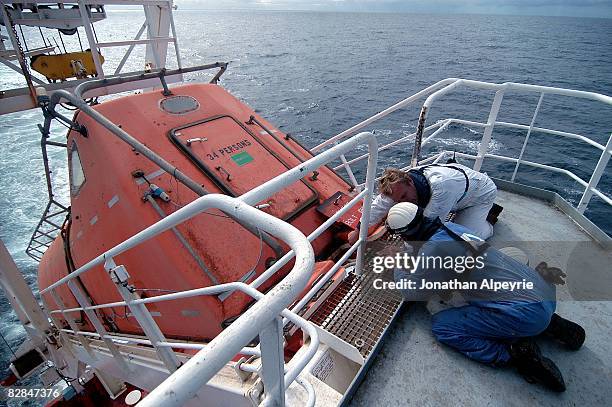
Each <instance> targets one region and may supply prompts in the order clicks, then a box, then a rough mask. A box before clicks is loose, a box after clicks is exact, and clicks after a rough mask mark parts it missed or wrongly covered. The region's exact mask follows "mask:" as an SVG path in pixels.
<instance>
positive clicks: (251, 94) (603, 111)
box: [0, 9, 612, 372]
mask: <svg viewBox="0 0 612 407" xmlns="http://www.w3.org/2000/svg"><path fill="white" fill-rule="evenodd" d="M108 14H109V18H108V19H107V20H105V21H101V22H99V23H96V24H95V28H96V33H97V35H98V37H99V40H100V41H111V40H117V39H119V38H124V39H131V38H133V36H134V35H135V34H136V32H137V30H138V28H139V27H140V25H141V24H142V21H143V17H142V15H141V12H140V11H127V12H117V11H109V12H108ZM175 20H176V27H177V32H178V38H179V44H180V49H181V57H182V59H183V66H192V65H197V64H204V63H209V62H214V61H229V62H230V66H229V69H228V71H227V72H226V73H225V75H224V76H223V77H222V81H221V85H222V86H224V87H225V88H226V89H228V90H229V91H230V92H231V93H232V94H234V95H235V96H236V97H238V98H240V99H241V100H243V101H245V102H246V103H247V104H249V105H250V106H252V107H253V108H254V109H255V110H256V111H257V112H258V113H259V114H261V115H262V116H263V117H265V118H266V119H268V120H270V121H271V122H272V123H275V124H276V125H277V126H280V127H281V129H283V131H285V132H289V133H291V134H292V135H294V136H295V137H296V138H298V139H299V140H300V141H301V142H302V143H303V144H305V145H306V146H309V147H313V146H315V145H317V144H319V143H320V142H322V141H323V140H325V139H327V138H328V137H331V136H333V135H335V134H337V133H339V132H341V131H343V130H345V129H346V128H348V127H350V126H352V125H354V124H356V123H358V122H360V121H362V120H363V119H365V118H367V117H369V116H371V115H373V114H375V113H377V112H379V111H381V110H383V109H385V108H386V107H388V106H390V105H392V104H394V103H396V102H397V101H399V100H401V99H403V98H405V97H408V96H410V95H412V94H414V93H415V92H417V91H419V90H421V89H422V88H425V87H427V86H429V85H431V84H433V83H435V82H437V81H439V80H441V79H444V78H448V77H457V78H467V79H474V80H481V81H489V82H496V83H501V82H522V83H532V84H538V85H546V86H555V87H565V88H572V89H577V90H584V91H592V92H598V93H602V94H606V95H612V19H593V18H566V17H526V16H520V17H519V16H489V15H414V14H367V13H310V12H238V11H235V12H221V11H215V12H211V11H196V10H180V9H179V10H178V11H176V12H175ZM24 32H25V34H26V38H27V39H28V42H29V43H30V44H31V46H34V45H36V44H37V43H38V44H40V43H41V39H40V37H39V33H38V30H27V29H26V30H24ZM81 34H82V33H81ZM81 36H82V37H83V38H84V36H83V35H81ZM52 37H55V40H56V41H57V42H58V43H59V42H60V41H59V38H58V35H57V33H51V35H50V36H48V37H47V39H48V40H51V39H52ZM74 37H76V36H73V37H70V38H64V41H65V43H66V46H67V47H72V50H76V49H75V48H74V47H78V42H77V39H76V38H74ZM128 37H129V38H128ZM139 48H140V49H139ZM142 49H143V47H137V48H136V51H135V54H134V55H133V57H132V58H131V59H130V60H129V61H128V64H127V66H126V70H136V69H138V68H139V67H140V66H141V65H140V64H141V61H142V58H143V57H142V55H143V54H144V52H143V50H142ZM168 54H169V61H170V62H169V64H168V65H169V68H173V67H176V63H175V62H174V59H173V51H172V46H170V47H169V53H168ZM104 56H105V58H106V61H107V62H106V64H107V65H108V66H115V65H116V63H117V61H119V60H120V59H121V56H122V52H120V50H118V49H117V50H113V49H106V50H105V51H104ZM187 79H188V80H190V81H197V80H209V79H210V75H208V74H202V73H200V74H190V75H188V76H187ZM17 85H19V76H17V75H15V74H14V73H13V72H12V71H10V70H9V69H7V68H6V67H4V66H2V67H0V89H8V88H11V87H14V86H17ZM492 97H493V94H492V92H488V93H487V92H474V91H470V90H459V91H457V92H454V93H452V94H449V95H447V96H445V97H444V98H443V99H441V100H439V101H437V102H436V103H435V104H434V106H433V108H432V109H431V113H430V116H429V118H428V124H429V123H434V122H435V121H436V120H439V119H441V118H447V117H455V118H461V119H467V120H478V121H486V119H487V116H488V111H489V108H490V104H491V101H492ZM538 97H539V95H537V94H531V95H520V94H513V93H510V94H508V95H507V96H506V97H505V98H504V103H503V105H502V110H501V113H500V116H499V118H498V120H502V121H507V122H511V121H512V122H516V123H520V124H525V125H529V123H530V121H531V117H532V115H533V112H534V109H535V107H536V105H537V102H538ZM419 108H420V105H419V104H415V105H413V106H411V107H410V108H407V109H405V110H402V111H400V112H397V113H395V114H393V115H392V116H389V117H387V118H386V119H384V120H382V121H380V122H377V123H375V125H373V126H372V127H371V128H369V130H373V131H375V134H377V136H378V137H379V139H380V142H381V143H384V142H389V141H391V140H394V139H396V138H398V137H400V136H401V135H406V134H410V133H412V132H414V131H415V129H416V124H417V118H418V113H419ZM38 123H42V115H41V114H40V113H39V112H38V111H36V110H32V111H27V112H21V113H15V114H11V115H7V116H3V117H1V118H0V138H1V140H2V142H1V143H0V191H1V193H0V238H1V239H2V240H3V241H4V243H5V244H6V245H7V247H8V249H9V251H10V252H11V253H12V255H13V256H14V258H15V260H16V262H17V264H18V266H19V268H20V269H21V270H22V271H23V273H24V274H25V276H26V279H27V281H28V283H30V285H31V286H32V287H33V288H34V289H35V290H36V266H37V265H36V263H34V262H33V261H32V260H30V259H29V258H28V257H27V256H25V253H24V250H25V248H26V246H27V244H28V241H29V237H30V235H31V234H32V231H33V229H34V227H35V226H36V223H37V222H38V220H39V217H40V215H41V213H42V211H43V210H44V207H45V204H46V202H47V192H46V187H45V181H44V175H43V166H42V158H41V154H40V133H39V132H38V130H37V127H36V125H37V124H38ZM535 125H536V126H538V127H549V128H553V129H556V130H562V131H568V132H575V133H578V134H582V135H584V136H586V137H588V138H590V139H592V140H595V141H597V142H599V143H602V144H605V143H606V142H607V140H608V138H609V137H610V134H611V132H612V107H611V106H605V105H603V104H601V103H595V102H590V101H585V100H577V99H571V98H567V97H561V96H558V97H557V96H550V97H549V96H547V97H545V98H544V102H543V105H542V107H541V109H540V113H539V115H538V118H537V120H536V122H535ZM525 133H526V132H525V131H524V130H510V129H502V128H499V127H496V129H495V131H494V134H493V140H492V143H491V148H492V152H493V153H496V152H497V153H503V154H505V155H512V156H518V154H519V152H520V148H521V145H522V143H523V140H524V137H525ZM64 135H65V129H64V128H63V127H61V126H55V127H54V128H53V133H52V138H53V139H56V140H61V139H62V137H64ZM480 137H482V129H479V128H468V127H466V126H462V125H454V126H451V127H450V128H449V129H448V130H446V131H445V132H443V133H442V134H441V135H440V137H439V138H438V139H436V140H434V141H433V142H432V143H431V145H430V146H429V148H428V149H426V152H429V153H431V152H433V151H437V150H439V149H443V148H444V149H454V150H456V151H458V152H466V153H473V152H474V151H475V150H476V149H477V148H478V140H479V139H480ZM53 150H55V151H53ZM359 153H360V152H356V153H355V156H356V155H358V154H359ZM599 155H600V152H599V150H597V149H595V148H593V147H591V146H588V145H586V144H584V143H581V142H578V141H575V140H570V139H562V138H557V137H552V136H547V135H543V134H538V133H532V135H531V138H530V142H529V147H528V149H527V152H526V154H525V157H524V158H525V159H526V160H531V161H537V162H539V163H543V164H548V165H555V166H559V167H561V168H565V169H568V170H571V171H573V172H575V173H576V175H578V176H580V177H582V178H583V179H585V180H587V181H588V177H589V176H590V174H591V172H592V170H593V168H594V166H595V164H596V162H597V160H598V159H599ZM65 156H66V154H65V151H60V150H58V149H53V148H52V149H51V158H52V160H53V162H54V164H53V168H54V176H55V180H54V184H55V187H56V194H57V197H58V198H59V199H60V201H62V199H64V202H65V197H66V196H67V194H68V188H67V174H66V169H65V168H66V163H65V162H66V157H65ZM409 158H410V146H409V145H406V150H405V152H402V151H395V152H394V153H385V154H382V155H381V161H382V163H383V164H384V165H385V166H400V165H401V166H404V165H407V163H408V161H409ZM483 168H484V170H486V171H487V172H488V173H489V174H490V175H492V176H497V177H502V178H503V177H509V176H510V175H511V174H512V171H513V169H514V165H513V164H507V163H506V164H500V163H499V162H495V161H491V160H487V161H485V165H484V167H483ZM609 169H610V165H608V170H607V173H606V174H604V177H603V178H602V180H601V182H600V185H599V187H600V189H601V190H602V191H604V192H605V193H607V194H610V193H612V180H611V179H610V177H609V176H608V174H609ZM517 181H518V182H524V183H527V184H530V185H536V186H540V187H543V188H547V189H550V190H553V191H556V192H558V193H559V194H561V195H562V196H563V197H565V198H566V199H568V200H569V201H570V202H572V203H573V204H577V203H578V201H579V200H580V196H581V194H582V192H583V188H582V187H580V185H579V184H577V183H576V182H574V181H572V180H570V179H569V178H567V177H566V176H564V175H561V174H554V173H549V172H545V171H542V170H534V169H530V168H529V167H526V166H522V167H521V169H520V170H519V172H518V176H517ZM610 213H611V212H610V208H609V206H607V205H606V204H605V203H603V201H601V200H600V199H599V198H597V197H595V198H593V201H592V203H591V204H590V206H589V209H588V210H587V212H586V215H587V216H588V217H589V218H590V219H591V220H592V221H593V222H595V223H596V224H597V225H599V226H600V227H601V228H602V229H604V230H605V231H606V232H607V233H608V234H612V216H610ZM1 296H2V294H0V297H1ZM0 332H1V333H2V334H3V336H4V337H5V338H6V340H7V341H8V343H9V344H10V346H11V347H13V348H15V347H16V346H18V344H19V343H20V342H21V340H22V338H23V335H24V334H23V330H22V329H21V327H20V326H19V324H18V323H17V320H16V318H15V316H14V314H12V313H11V311H10V307H9V305H8V303H7V302H6V301H5V300H4V299H0ZM0 349H1V350H0V355H1V356H0V372H4V371H6V367H7V365H8V359H9V356H10V351H9V349H8V348H7V347H6V346H5V345H4V344H3V343H0Z"/></svg>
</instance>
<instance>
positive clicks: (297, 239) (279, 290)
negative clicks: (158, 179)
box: [41, 133, 378, 406]
mask: <svg viewBox="0 0 612 407" xmlns="http://www.w3.org/2000/svg"><path fill="white" fill-rule="evenodd" d="M360 145H367V147H368V150H369V152H370V154H369V160H368V172H367V175H366V183H365V188H364V189H363V191H361V192H360V193H358V194H357V195H356V196H355V197H353V199H352V200H351V201H350V202H349V203H348V204H347V205H345V206H344V207H343V208H342V209H341V210H340V211H338V212H337V213H335V214H334V215H333V216H332V217H330V218H329V219H328V220H327V221H326V222H324V223H323V224H322V225H320V226H319V227H318V228H317V229H316V230H315V231H313V232H312V233H311V234H310V235H309V236H308V238H306V237H305V236H304V235H302V233H301V232H300V231H299V230H298V229H296V228H295V227H293V226H291V225H290V224H288V223H286V222H283V221H282V220H279V219H277V218H274V217H273V216H271V215H269V214H266V213H265V212H262V211H260V210H258V209H255V208H254V207H253V206H252V205H256V204H257V203H259V202H261V201H263V200H265V199H267V198H268V197H270V196H272V195H273V194H275V193H276V192H278V191H279V190H281V189H283V188H285V187H286V186H288V185H291V184H293V183H294V182H296V181H297V180H299V179H301V178H303V177H305V176H307V174H310V173H312V172H313V171H315V170H317V169H318V168H320V167H321V166H323V165H326V164H327V163H329V162H331V161H333V160H335V159H337V158H338V157H339V156H340V155H343V154H346V152H348V151H350V150H353V149H355V148H356V147H358V146H360ZM377 151H378V149H377V144H376V138H375V136H374V135H373V134H371V133H361V134H358V135H356V136H354V137H352V138H350V139H348V140H345V141H344V142H342V143H340V144H339V145H337V146H335V147H333V148H330V149H329V150H326V151H325V152H323V153H321V154H319V155H317V156H315V157H314V158H311V159H310V160H308V161H306V162H304V163H302V164H300V165H299V166H297V167H295V168H293V169H291V170H289V171H287V172H286V173H283V174H281V175H279V176H277V177H275V178H273V179H271V180H270V181H268V182H266V183H264V184H262V185H260V186H259V187H257V188H255V189H253V190H251V191H249V192H247V193H245V194H244V195H242V196H240V197H238V198H231V197H228V196H226V195H219V194H209V195H205V196H203V197H200V198H198V199H196V200H195V201H193V202H191V203H190V204H188V205H186V206H185V207H183V208H181V209H179V210H177V211H176V212H174V213H172V214H171V215H169V216H167V217H166V218H164V219H162V220H160V221H159V222H157V223H155V224H154V225H152V226H150V227H148V228H147V229H145V230H143V231H141V232H140V233H138V234H136V235H134V236H132V237H131V238H129V239H127V240H126V241H124V242H122V243H120V244H118V245H117V246H115V247H113V248H112V249H110V250H108V251H106V252H105V253H103V254H101V255H100V256H98V257H96V258H95V259H93V260H91V261H90V262H88V263H87V264H85V265H83V266H81V267H80V268H79V269H77V270H75V271H74V272H72V273H70V274H69V275H67V276H66V277H64V278H62V279H60V280H58V281H57V282H55V283H54V284H51V285H50V286H49V287H47V288H45V289H43V290H41V294H47V293H48V294H49V295H50V296H51V297H52V298H53V300H54V301H55V303H56V306H54V307H52V308H57V309H56V310H55V311H51V315H52V317H55V316H56V315H58V314H61V315H63V317H64V319H65V320H66V321H67V323H68V324H69V325H70V328H71V329H63V330H62V334H63V335H66V334H73V335H75V336H76V338H77V339H78V340H79V342H80V343H81V345H82V346H83V348H84V349H85V351H87V352H88V353H89V354H90V356H92V357H94V356H93V350H92V348H91V347H90V345H89V343H88V340H87V338H89V337H96V338H99V339H101V340H103V341H104V342H105V343H106V345H107V347H108V350H109V352H111V354H112V355H113V357H114V359H115V360H116V362H117V364H118V365H119V366H120V367H121V368H122V369H123V370H124V373H125V376H126V377H129V374H130V369H131V366H130V361H129V360H128V359H127V358H126V357H125V356H124V355H123V354H122V353H121V351H120V349H119V348H118V346H117V345H116V343H115V341H117V340H124V341H127V342H134V343H141V344H146V345H150V346H152V347H153V348H154V349H155V351H156V353H157V356H158V358H159V360H161V361H162V362H163V364H164V366H165V367H166V369H167V371H168V372H169V373H171V375H170V377H168V378H167V379H166V380H165V381H164V382H163V383H161V384H160V385H159V386H158V387H156V388H155V389H154V390H153V391H152V392H151V393H150V394H149V395H148V396H147V397H146V398H145V399H144V400H143V401H142V402H141V403H140V404H139V405H143V406H149V405H164V406H166V405H168V406H179V405H182V404H184V403H185V402H187V401H188V400H190V399H191V398H192V397H194V396H195V395H196V394H197V393H198V391H199V390H200V389H201V388H202V386H204V385H205V384H206V383H207V382H208V381H209V380H210V379H211V378H212V377H213V376H214V375H215V374H216V373H217V372H218V371H219V370H220V369H222V368H223V367H224V366H225V365H226V364H227V363H228V362H230V361H231V360H232V358H233V357H234V356H236V355H237V354H245V355H257V356H261V362H262V368H261V371H259V370H257V372H258V374H259V376H260V377H261V379H262V381H263V384H264V391H265V394H264V396H263V397H262V400H263V402H264V404H278V405H284V400H285V391H286V389H287V388H288V387H289V385H291V383H293V381H294V380H297V382H298V383H299V384H300V385H302V386H303V387H304V388H305V389H306V391H307V392H308V398H309V401H308V404H312V403H314V391H313V390H312V387H311V386H310V385H309V384H308V383H307V382H306V381H305V380H303V379H300V378H298V375H299V374H300V372H301V371H302V370H303V369H304V367H305V366H306V364H307V363H308V361H309V360H310V359H311V358H312V357H313V356H314V353H315V351H316V349H317V347H318V337H317V331H316V329H315V328H314V326H313V325H311V324H310V323H309V322H307V321H305V320H304V319H303V318H301V317H299V316H298V315H297V314H296V313H297V312H298V311H299V310H300V309H301V308H302V307H303V306H304V305H305V304H307V303H308V301H309V300H310V299H311V298H312V297H313V296H314V295H315V294H316V293H317V291H318V290H319V289H320V288H321V287H322V286H323V285H324V284H325V283H326V282H327V281H329V279H331V277H333V275H334V274H335V273H336V272H337V271H338V269H339V268H340V267H341V266H342V264H343V263H344V262H345V261H346V260H347V259H348V258H349V257H350V256H351V255H352V254H353V253H354V252H355V251H357V263H356V270H357V272H360V271H361V269H362V266H363V254H364V248H365V242H366V238H367V228H362V229H361V231H360V236H359V239H358V241H357V242H356V243H354V244H353V245H352V246H351V247H350V248H349V249H348V250H347V251H346V253H345V254H344V255H343V256H342V257H341V258H340V259H339V260H338V261H337V262H336V264H335V265H334V266H333V267H332V268H331V269H330V270H329V271H328V272H327V273H326V274H325V275H324V276H323V277H322V278H321V279H320V280H319V281H318V282H317V284H316V285H315V286H314V287H311V289H310V290H309V292H308V293H307V294H306V295H305V296H304V297H302V299H301V300H300V301H299V303H298V304H297V305H295V306H294V307H293V308H292V310H291V311H289V310H287V309H286V307H288V306H289V305H290V304H292V303H294V302H295V300H296V299H297V297H298V295H299V294H300V293H301V292H302V290H303V289H304V287H305V286H306V283H307V281H308V278H309V277H310V275H311V273H312V270H313V266H314V257H313V250H312V246H311V245H310V242H311V241H312V240H314V239H316V238H317V237H318V236H319V235H321V234H322V233H323V232H324V231H325V230H327V229H328V228H329V227H330V226H331V225H333V224H334V223H335V222H336V221H337V220H338V219H339V217H340V216H342V215H343V214H344V213H345V212H346V211H348V210H349V209H350V208H351V207H352V206H354V205H355V204H357V203H358V202H359V201H360V200H363V201H364V205H363V210H362V218H361V219H362V222H365V223H366V224H367V223H368V221H369V208H370V205H369V204H368V205H366V204H365V202H370V201H371V199H372V193H373V190H374V179H375V174H376V164H377ZM210 208H217V209H221V210H222V211H224V212H226V213H228V214H232V215H233V216H234V217H236V218H237V219H239V220H247V219H248V221H249V222H250V223H251V224H254V225H255V226H256V227H257V228H259V229H261V230H263V231H265V232H267V233H270V234H271V235H272V236H274V237H276V238H278V239H281V240H282V241H284V242H285V243H286V244H287V245H288V246H289V247H290V248H291V251H290V252H289V253H287V254H285V256H284V257H282V258H281V259H280V260H278V261H277V262H276V263H275V264H274V265H273V266H271V267H270V268H269V269H267V270H266V271H265V272H264V273H262V274H261V275H260V276H259V277H258V278H257V279H255V280H254V281H253V282H252V283H250V284H245V283H241V282H234V283H228V284H219V285H215V286H210V287H205V288H198V289H193V290H188V291H182V292H177V293H172V294H167V295H160V296H156V297H151V298H146V299H143V298H139V297H138V296H137V295H136V294H135V293H134V292H133V291H132V290H130V288H129V282H130V275H129V271H128V270H127V268H126V267H125V266H123V265H116V264H115V262H114V258H115V257H116V256H117V255H119V254H121V253H123V252H125V251H127V250H130V249H132V248H134V247H136V246H138V245H140V244H142V243H143V242H145V241H147V240H149V239H152V238H154V237H155V236H157V235H159V234H160V233H163V232H164V231H167V230H169V229H171V228H173V227H175V226H177V225H178V224H180V223H182V222H184V221H186V220H188V219H191V218H192V217H194V216H197V215H198V214H200V213H202V212H203V211H205V210H207V209H210ZM294 257H295V259H296V260H295V264H294V266H293V269H292V270H291V272H290V273H289V274H288V275H287V277H285V278H284V279H283V280H282V281H281V282H279V283H278V284H277V285H276V286H275V287H274V288H273V289H272V290H271V291H270V292H268V293H267V294H265V295H264V294H262V293H261V292H259V291H257V287H259V286H260V285H261V284H262V283H264V282H265V281H266V280H268V279H269V278H270V277H271V276H272V275H273V274H274V273H275V272H276V271H278V270H279V269H280V268H281V267H282V266H284V265H285V264H287V262H288V261H289V260H291V259H292V258H294ZM100 265H104V268H105V270H106V271H107V273H108V276H109V278H110V279H111V280H112V281H113V282H114V283H115V287H116V288H117V290H118V292H119V293H120V295H121V297H122V298H123V301H119V302H113V303H107V304H100V305H95V306H94V305H92V304H91V303H89V300H88V299H87V297H86V296H85V295H84V293H83V291H82V289H81V288H80V286H79V285H78V284H76V280H75V278H76V277H78V276H79V275H81V274H83V273H86V272H88V271H90V270H92V269H93V268H94V267H96V266H100ZM64 285H67V286H68V288H69V289H70V291H71V292H72V294H73V295H74V296H75V298H76V300H77V302H78V303H79V305H80V307H77V308H66V307H65V304H64V303H63V301H62V298H61V297H60V296H59V294H58V292H57V289H58V288H59V287H61V286H64ZM234 290H239V291H242V292H244V293H246V294H248V295H250V296H251V297H253V298H254V299H256V300H257V301H256V303H255V304H254V305H253V306H252V307H251V308H249V309H248V310H247V311H245V312H244V313H243V314H242V315H241V316H240V317H239V318H238V319H237V320H236V321H234V322H233V323H232V324H231V325H230V326H229V327H228V328H226V329H225V330H224V331H222V332H221V333H220V334H219V335H218V336H217V337H215V338H214V339H213V340H212V341H211V342H210V343H208V344H195V345H194V344H182V343H179V342H171V341H168V340H167V339H166V338H165V336H164V334H163V333H162V331H161V330H160V328H159V327H158V325H157V323H156V322H155V321H154V319H153V317H152V316H151V313H150V312H149V311H148V309H147V307H146V304H149V303H158V302H161V301H172V300H178V299H182V298H188V297H195V296H203V295H217V294H220V293H224V292H228V291H234ZM123 306H127V307H129V309H130V311H131V313H132V315H133V317H134V318H135V319H136V320H137V322H138V324H139V325H140V327H141V328H142V330H143V332H144V333H145V336H146V338H147V339H135V338H133V337H128V336H121V335H120V334H119V335H117V334H109V333H108V332H107V331H106V329H105V328H104V326H103V325H102V323H101V321H100V320H99V318H98V316H97V315H96V313H95V310H96V309H103V308H114V307H123ZM75 312H79V313H80V312H84V313H85V315H86V316H87V318H88V319H89V321H90V322H91V324H92V326H93V327H94V328H95V330H96V332H95V333H94V332H83V331H80V330H79V328H78V326H77V324H76V321H75V320H74V318H73V317H72V316H71V314H72V313H75ZM281 317H282V318H284V319H282V318H281ZM289 321H290V322H292V323H294V324H295V325H296V326H298V327H299V328H301V329H302V331H303V332H304V333H305V334H306V335H307V336H308V337H309V340H310V342H309V344H308V349H307V351H306V352H304V353H303V355H302V356H301V357H300V358H299V359H298V360H292V361H291V362H290V364H289V365H287V366H286V367H285V364H284V351H283V326H284V325H285V324H286V323H287V322H289ZM56 323H58V325H59V322H56ZM256 336H259V338H260V343H259V346H258V348H247V347H246V345H247V344H248V343H249V342H250V341H251V340H252V339H253V338H254V337H256ZM65 342H66V343H69V342H70V340H69V338H68V337H65ZM173 348H176V349H180V348H183V349H185V348H189V349H194V348H196V349H197V348H201V350H200V351H199V352H198V353H197V354H196V355H194V356H193V357H192V358H190V359H189V361H187V362H186V363H185V364H184V365H182V366H181V365H180V363H179V360H178V358H177V355H176V354H175V352H174V351H173ZM243 367H244V369H246V370H247V371H252V370H254V369H256V367H253V366H249V365H244V366H243Z"/></svg>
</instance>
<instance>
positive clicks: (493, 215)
mask: <svg viewBox="0 0 612 407" xmlns="http://www.w3.org/2000/svg"><path fill="white" fill-rule="evenodd" d="M503 210H504V208H503V206H501V205H498V204H496V203H494V204H493V207H492V208H491V209H490V210H489V213H488V214H487V222H489V223H490V224H491V225H495V224H496V223H497V218H498V217H499V214H500V213H502V211H503Z"/></svg>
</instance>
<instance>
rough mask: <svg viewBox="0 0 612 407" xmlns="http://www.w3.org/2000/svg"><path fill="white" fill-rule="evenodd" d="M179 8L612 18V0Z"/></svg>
mask: <svg viewBox="0 0 612 407" xmlns="http://www.w3.org/2000/svg"><path fill="white" fill-rule="evenodd" d="M175 4H177V5H178V6H179V8H199V9H213V10H215V9H222V10H310V11H349V12H350V11H353V12H408V13H410V12H412V13H465V14H514V15H545V16H571V17H605V18H612V0H221V1H219V0H175Z"/></svg>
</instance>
